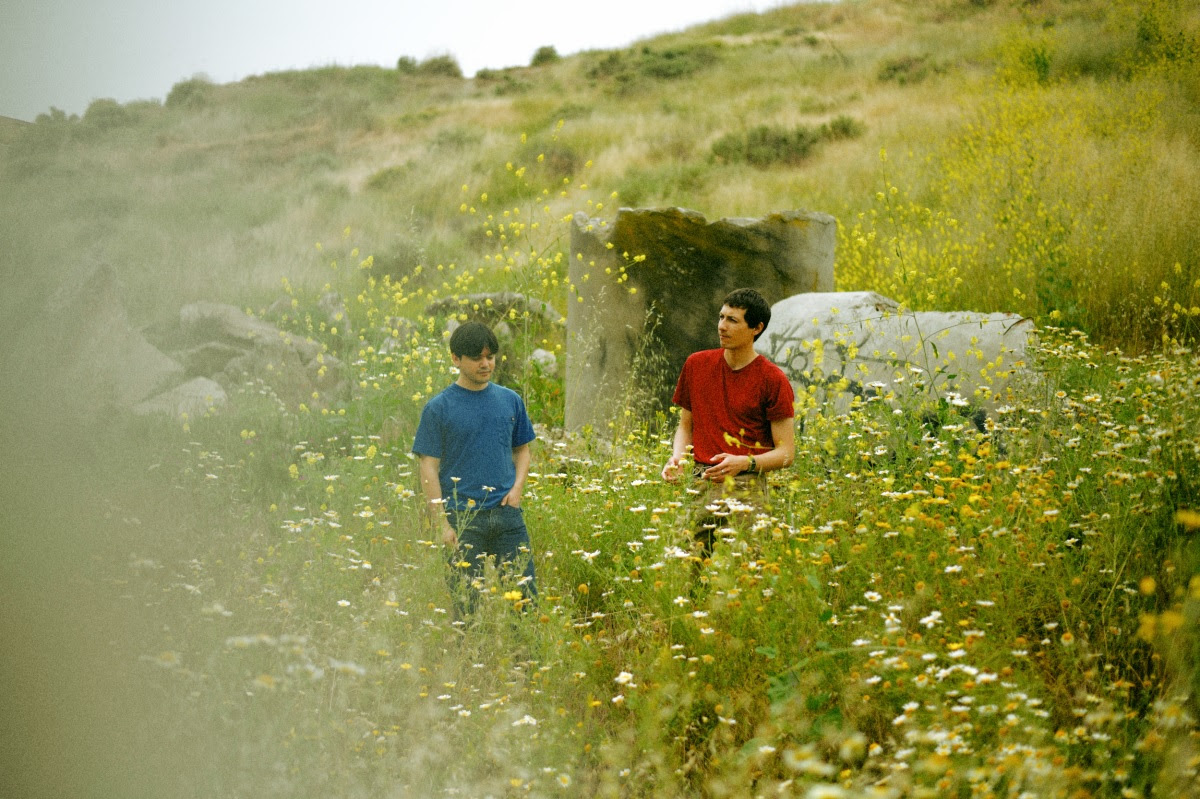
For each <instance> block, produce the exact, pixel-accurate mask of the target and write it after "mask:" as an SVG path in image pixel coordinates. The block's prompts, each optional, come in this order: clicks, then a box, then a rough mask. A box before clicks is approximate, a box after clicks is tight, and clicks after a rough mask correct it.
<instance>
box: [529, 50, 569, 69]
mask: <svg viewBox="0 0 1200 799" xmlns="http://www.w3.org/2000/svg"><path fill="white" fill-rule="evenodd" d="M560 60H561V56H559V54H558V50H555V49H554V45H550V44H547V45H543V46H542V47H539V48H538V49H537V50H536V51H534V53H533V58H531V59H530V61H529V66H531V67H541V66H545V65H546V64H554V63H557V62H558V61H560Z"/></svg>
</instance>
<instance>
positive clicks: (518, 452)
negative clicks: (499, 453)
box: [500, 444, 532, 508]
mask: <svg viewBox="0 0 1200 799" xmlns="http://www.w3.org/2000/svg"><path fill="white" fill-rule="evenodd" d="M512 457H513V465H514V466H516V467H517V478H516V480H514V481H513V487H512V488H511V489H509V492H508V493H507V494H505V495H504V499H502V500H500V504H501V505H508V506H509V507H513V508H519V507H521V494H522V493H524V491H525V480H526V478H528V477H529V462H530V460H532V455H531V454H530V452H529V445H528V444H522V445H521V446H519V447H514V448H513V451H512Z"/></svg>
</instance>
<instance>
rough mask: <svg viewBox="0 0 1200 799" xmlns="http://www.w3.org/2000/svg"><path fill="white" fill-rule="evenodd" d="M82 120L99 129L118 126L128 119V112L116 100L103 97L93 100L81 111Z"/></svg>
mask: <svg viewBox="0 0 1200 799" xmlns="http://www.w3.org/2000/svg"><path fill="white" fill-rule="evenodd" d="M83 121H84V122H85V123H87V124H88V125H91V126H94V127H96V128H98V129H100V130H109V129H111V128H119V127H122V126H124V125H125V124H127V123H128V122H129V121H130V115H129V112H128V111H126V110H125V108H123V107H122V106H121V104H120V103H118V102H117V101H116V100H113V99H112V98H110V97H104V98H101V99H99V100H93V101H92V103H91V105H89V106H88V107H87V110H86V111H84V112H83Z"/></svg>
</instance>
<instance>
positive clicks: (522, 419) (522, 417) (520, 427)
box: [512, 394, 537, 449]
mask: <svg viewBox="0 0 1200 799" xmlns="http://www.w3.org/2000/svg"><path fill="white" fill-rule="evenodd" d="M516 405H517V413H516V416H517V423H516V424H514V425H513V436H512V445H513V449H516V448H517V447H521V446H524V445H526V444H528V443H529V442H530V441H533V440H534V439H535V438H537V434H536V433H534V432H533V423H532V422H530V421H529V414H528V412H526V410H525V400H523V399H521V395H520V394H518V395H516Z"/></svg>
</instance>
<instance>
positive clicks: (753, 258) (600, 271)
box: [566, 208, 837, 429]
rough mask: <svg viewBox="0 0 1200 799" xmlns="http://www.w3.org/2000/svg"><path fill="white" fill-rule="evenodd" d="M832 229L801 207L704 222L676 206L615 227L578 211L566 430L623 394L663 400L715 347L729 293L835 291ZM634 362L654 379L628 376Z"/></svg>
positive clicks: (637, 213)
mask: <svg viewBox="0 0 1200 799" xmlns="http://www.w3.org/2000/svg"><path fill="white" fill-rule="evenodd" d="M836 232H837V223H836V221H835V220H834V218H833V217H831V216H829V215H827V214H820V213H809V212H803V211H786V212H779V213H774V214H769V215H767V216H764V217H761V218H758V219H721V220H718V221H715V222H709V221H708V220H707V219H705V218H704V216H703V215H702V214H699V213H696V212H695V211H688V210H685V209H681V208H666V209H638V210H634V209H628V208H622V209H621V210H620V212H618V214H617V218H616V220H615V221H614V222H613V223H612V224H611V225H605V224H604V223H602V222H600V221H598V220H594V219H590V218H588V217H587V216H586V215H585V214H582V213H580V214H576V215H575V219H574V225H573V228H572V233H571V265H570V281H571V288H572V292H573V294H572V296H571V299H570V302H569V308H568V312H567V386H566V426H567V427H568V429H578V428H580V427H582V426H584V425H587V424H591V425H596V426H598V425H600V424H603V423H605V422H607V421H608V420H609V419H611V418H612V415H613V414H614V413H615V412H616V410H617V405H618V404H619V401H620V398H621V397H622V396H623V395H624V394H625V393H626V392H628V391H631V390H633V391H643V390H649V391H652V392H653V393H654V395H655V398H656V399H657V401H658V402H659V403H661V404H663V405H665V404H666V403H667V402H669V399H670V393H671V389H672V388H673V386H674V380H675V377H676V376H677V375H678V374H679V369H680V368H681V367H682V365H683V361H684V360H685V359H686V358H687V356H688V355H690V354H691V353H692V352H695V351H696V350H701V349H710V348H712V347H715V346H717V338H716V327H717V315H718V313H719V312H720V309H721V300H722V299H723V298H724V297H725V295H726V294H728V293H729V292H730V291H733V290H734V289H738V288H743V287H752V288H755V289H757V290H758V291H760V292H761V293H762V294H763V296H764V297H766V298H767V299H768V300H772V299H779V298H782V297H788V296H791V295H793V294H797V293H800V292H809V291H830V290H832V289H833V255H834V247H835V244H836ZM635 362H636V363H639V364H643V365H644V364H648V363H653V364H654V367H653V371H654V372H655V374H653V375H638V374H635V368H634V364H635ZM646 377H649V378H650V379H649V380H644V379H643V378H646Z"/></svg>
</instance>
